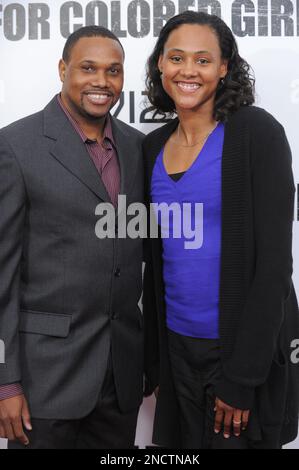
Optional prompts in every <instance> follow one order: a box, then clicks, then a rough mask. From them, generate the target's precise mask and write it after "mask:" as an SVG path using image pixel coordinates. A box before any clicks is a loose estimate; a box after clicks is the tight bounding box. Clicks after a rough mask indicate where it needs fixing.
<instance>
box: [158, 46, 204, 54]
mask: <svg viewBox="0 0 299 470" xmlns="http://www.w3.org/2000/svg"><path fill="white" fill-rule="evenodd" d="M167 52H187V51H184V50H183V49H178V48H177V47H173V48H171V49H168V51H167ZM192 53H193V54H210V52H209V51H195V52H192Z"/></svg>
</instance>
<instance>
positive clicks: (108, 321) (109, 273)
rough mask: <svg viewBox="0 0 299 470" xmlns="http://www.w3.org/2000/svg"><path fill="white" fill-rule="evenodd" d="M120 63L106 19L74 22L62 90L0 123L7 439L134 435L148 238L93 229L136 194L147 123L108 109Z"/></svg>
mask: <svg viewBox="0 0 299 470" xmlns="http://www.w3.org/2000/svg"><path fill="white" fill-rule="evenodd" d="M123 63H124V51H123V48H122V46H121V44H120V42H119V41H118V39H117V38H116V37H115V36H114V35H113V34H112V33H111V32H110V31H108V30H106V29H104V28H101V27H93V26H91V27H86V28H82V29H80V30H78V31H77V32H75V33H73V34H72V35H71V36H70V37H69V39H68V40H67V42H66V45H65V49H64V52H63V59H62V60H61V61H60V64H59V72H60V78H61V81H62V83H63V86H62V92H61V94H60V95H58V96H56V97H54V99H53V100H52V101H51V102H50V103H49V104H48V106H47V107H46V108H45V109H44V110H43V111H42V112H39V113H37V114H35V115H33V116H30V117H27V118H25V119H23V120H21V121H19V122H17V123H14V124H12V125H10V126H8V127H7V128H5V129H2V130H1V131H0V212H1V218H0V240H1V242H0V243H1V245H0V277H1V283H0V338H1V340H3V341H4V344H5V363H4V364H0V400H1V401H0V437H2V438H8V439H9V448H10V449H22V448H32V449H58V448H60V449H93V448H94V449H95V448H97V449H100V448H130V447H132V446H133V445H134V438H135V430H136V422H137V415H138V409H139V406H140V404H141V401H142V394H143V380H142V371H143V357H142V350H143V347H142V342H143V334H142V326H143V322H142V315H141V313H140V310H139V308H138V301H139V299H140V296H141V281H142V279H141V273H142V240H140V239H135V240H133V239H130V238H126V239H121V238H119V239H118V238H117V236H116V238H114V239H113V238H105V239H99V238H97V236H96V234H95V226H96V222H97V218H96V215H95V209H96V207H97V206H98V204H100V203H110V204H111V203H112V204H113V205H114V207H115V208H116V207H117V199H118V195H119V194H124V195H126V197H127V203H128V204H131V203H134V202H142V198H143V176H142V160H141V153H140V151H141V141H142V134H141V133H139V132H138V131H136V130H134V129H132V128H131V127H129V126H127V125H126V124H124V123H122V122H121V121H118V120H117V119H115V118H113V117H112V116H111V115H110V114H109V111H110V110H111V108H112V107H113V106H114V105H115V103H116V102H117V101H118V99H119V97H120V94H121V91H122V88H123ZM116 232H117V226H116Z"/></svg>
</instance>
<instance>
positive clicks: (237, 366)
mask: <svg viewBox="0 0 299 470" xmlns="http://www.w3.org/2000/svg"><path fill="white" fill-rule="evenodd" d="M249 70H250V68H249V65H248V64H247V63H246V61H244V60H243V59H242V58H241V57H240V55H239V53H238V48H237V44H236V41H235V39H234V37H233V35H232V32H231V30H230V29H229V28H228V26H227V25H226V24H225V23H224V22H223V21H222V20H221V19H220V18H218V17H216V16H211V15H208V14H205V13H195V12H191V11H188V12H185V13H182V14H181V15H178V16H176V17H174V18H172V19H171V20H169V21H168V23H167V24H166V25H165V26H164V28H163V29H162V31H161V34H160V36H159V38H158V41H157V44H156V46H155V49H154V51H153V53H152V55H151V57H150V58H149V61H148V71H147V88H148V97H149V100H150V102H151V103H152V105H153V107H154V109H155V110H156V112H157V113H158V114H164V115H167V114H170V115H172V114H174V113H175V114H176V115H177V117H176V118H175V119H172V120H170V122H169V123H167V124H166V125H165V126H163V127H162V128H160V129H158V130H156V131H154V132H152V133H151V134H149V135H148V136H147V137H146V138H145V141H144V155H145V167H146V173H147V191H148V202H151V203H154V204H158V205H159V204H163V203H166V204H167V206H169V205H170V204H172V203H176V204H178V205H179V207H180V208H183V207H184V206H183V204H186V203H187V204H189V205H190V207H191V209H190V210H189V211H187V210H185V211H184V210H183V211H182V214H181V215H182V217H187V215H188V214H189V215H190V214H191V219H190V222H191V225H190V227H191V226H192V227H194V226H195V227H197V230H196V231H195V232H193V235H194V236H197V238H199V240H197V243H195V245H194V247H193V249H190V246H189V248H186V246H187V245H186V242H187V241H188V239H189V241H190V236H186V235H185V232H184V233H183V234H182V235H181V236H180V237H178V235H177V234H176V235H175V232H176V231H177V230H178V229H179V228H181V227H182V222H181V221H180V220H179V221H178V219H176V220H175V216H174V215H172V217H169V220H168V224H169V225H168V229H169V234H168V236H167V230H165V229H166V228H167V223H166V222H165V221H166V219H165V218H163V217H165V214H164V215H162V217H160V215H161V214H160V213H159V212H158V211H157V207H158V206H155V217H156V219H157V221H158V223H159V226H160V230H159V234H160V236H159V238H156V239H154V238H152V239H150V240H149V244H148V250H147V263H146V270H145V281H144V282H145V286H144V300H143V302H144V320H145V365H146V376H147V391H146V395H149V394H151V393H152V392H153V391H156V394H157V407H156V416H155V426H154V437H153V442H154V443H156V444H158V445H162V446H166V447H176V448H197V449H200V448H213V449H216V448H243V449H245V448H250V449H252V448H258V449H262V448H272V449H275V448H281V446H282V445H283V444H285V443H287V442H290V441H292V440H293V439H295V437H296V435H297V428H298V398H299V389H298V366H297V365H296V364H295V363H293V362H292V361H291V359H290V357H291V353H292V349H291V342H292V340H293V339H295V338H298V337H299V321H298V305H297V300H296V295H295V291H294V287H293V283H292V280H291V275H292V255H291V248H292V221H293V203H294V191H295V188H294V182H293V176H292V169H291V154H290V149H289V146H288V142H287V139H286V136H285V133H284V130H283V127H282V126H281V125H280V124H279V123H278V122H277V121H276V120H275V119H274V118H273V117H272V116H271V115H270V114H268V113H267V112H266V111H264V110H263V109H259V108H257V107H254V106H252V104H253V103H254V80H253V79H252V78H251V76H250V73H249ZM196 206H197V210H195V208H196ZM165 223H166V225H165ZM199 232H200V233H201V236H199V237H198V233H199ZM191 241H192V240H191ZM198 241H199V242H200V243H198Z"/></svg>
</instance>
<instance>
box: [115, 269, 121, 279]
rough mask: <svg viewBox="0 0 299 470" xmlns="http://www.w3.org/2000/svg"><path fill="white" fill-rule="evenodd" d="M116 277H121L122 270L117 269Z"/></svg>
mask: <svg viewBox="0 0 299 470" xmlns="http://www.w3.org/2000/svg"><path fill="white" fill-rule="evenodd" d="M114 275H115V277H120V268H117V269H116V271H115V273H114Z"/></svg>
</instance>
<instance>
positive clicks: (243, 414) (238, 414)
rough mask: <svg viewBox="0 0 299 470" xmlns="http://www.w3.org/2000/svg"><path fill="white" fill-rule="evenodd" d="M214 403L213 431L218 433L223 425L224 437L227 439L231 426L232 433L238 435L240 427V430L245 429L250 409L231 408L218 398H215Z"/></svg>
mask: <svg viewBox="0 0 299 470" xmlns="http://www.w3.org/2000/svg"><path fill="white" fill-rule="evenodd" d="M215 405H216V406H215V409H214V411H216V416H215V433H216V434H219V433H220V432H221V429H222V425H223V427H224V437H225V438H226V439H228V438H229V437H230V435H231V428H232V426H233V430H234V435H235V436H236V437H239V436H240V434H241V427H242V431H245V429H246V428H247V425H248V420H249V413H250V411H249V410H239V409H238V408H232V407H231V406H229V405H227V404H226V403H224V402H223V401H221V400H220V399H219V398H216V404H215Z"/></svg>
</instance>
